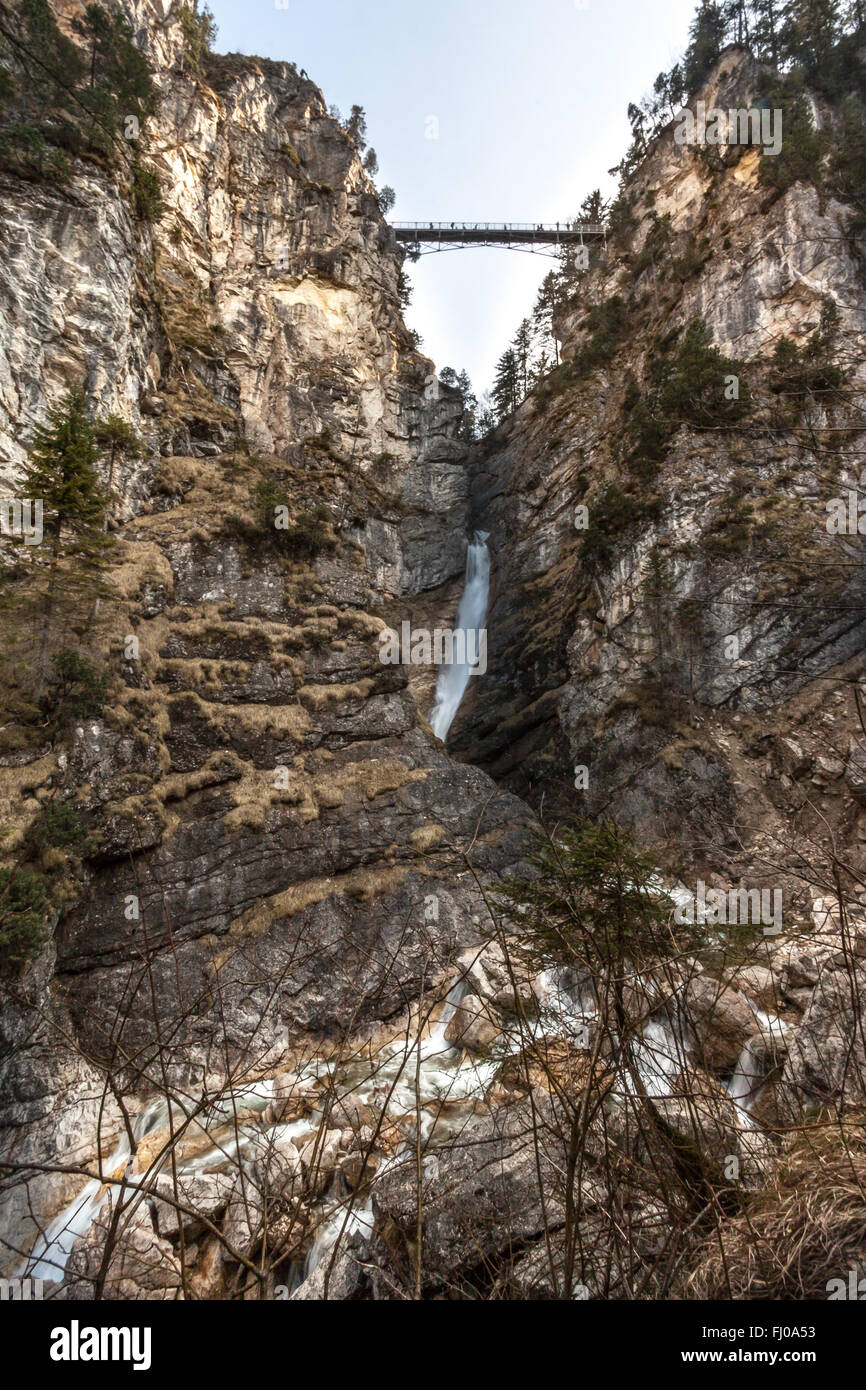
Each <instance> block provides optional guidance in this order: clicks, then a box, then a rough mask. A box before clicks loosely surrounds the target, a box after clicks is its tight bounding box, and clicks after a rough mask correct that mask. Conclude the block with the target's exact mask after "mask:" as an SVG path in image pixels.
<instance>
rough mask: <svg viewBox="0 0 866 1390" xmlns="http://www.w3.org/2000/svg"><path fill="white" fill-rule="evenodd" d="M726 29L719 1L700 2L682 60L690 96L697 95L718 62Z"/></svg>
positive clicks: (727, 25)
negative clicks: (694, 93)
mask: <svg viewBox="0 0 866 1390" xmlns="http://www.w3.org/2000/svg"><path fill="white" fill-rule="evenodd" d="M728 28H729V19H728V15H727V14H726V13H725V10H724V9H723V7H722V6H721V5H720V4H719V3H718V0H701V7H700V9H699V10H698V12H697V14H696V15H695V17H694V19H693V20H692V26H691V29H690V30H689V46H688V49H687V50H686V56H685V58H684V59H683V82H684V84H685V88H686V90H687V91H688V92H689V93H693V92H695V91H697V89H698V87H700V85H701V83H702V82H704V81H705V80H706V78H707V77H708V76H709V74H710V72H711V71H712V69H713V68H714V67H715V65H716V63H717V62H718V60H719V58H720V57H721V54H722V50H723V49H724V47H725V44H726V43H727V42H728Z"/></svg>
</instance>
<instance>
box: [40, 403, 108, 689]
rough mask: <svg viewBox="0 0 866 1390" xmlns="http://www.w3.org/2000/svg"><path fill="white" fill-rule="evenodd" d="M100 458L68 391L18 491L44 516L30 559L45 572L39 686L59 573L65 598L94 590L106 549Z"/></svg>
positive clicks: (83, 411) (44, 428)
mask: <svg viewBox="0 0 866 1390" xmlns="http://www.w3.org/2000/svg"><path fill="white" fill-rule="evenodd" d="M98 457H99V446H98V443H97V440H96V434H95V431H94V428H93V425H92V423H91V420H90V416H89V414H88V411H87V406H86V403H85V399H84V393H83V392H82V391H80V390H76V391H70V392H69V394H68V395H67V396H65V397H64V399H63V400H62V401H61V402H60V404H59V405H57V406H55V407H54V408H53V409H52V410H50V411H49V412H48V420H47V423H46V424H44V425H40V426H39V428H38V429H37V430H36V432H35V434H34V440H33V447H32V449H31V450H30V460H29V463H28V464H27V466H26V467H25V469H24V481H23V488H22V491H23V493H24V495H25V496H26V497H29V498H32V499H34V500H36V499H39V500H41V502H42V511H43V517H42V524H43V541H42V545H41V546H40V547H38V548H37V549H38V552H39V553H38V554H37V556H35V557H34V558H35V562H36V564H37V565H39V566H41V567H42V569H43V571H44V577H43V580H42V583H41V584H40V585H39V588H40V591H41V599H42V626H41V631H40V636H39V657H38V663H37V674H38V678H39V680H40V682H41V681H42V680H43V678H44V660H45V651H46V647H47V645H48V640H49V637H50V634H51V625H52V619H53V617H54V611H55V607H56V604H57V599H58V579H59V576H60V572H61V569H62V570H63V593H64V597H70V598H73V599H74V598H75V597H76V596H80V595H81V594H82V593H83V592H86V591H88V590H90V591H91V592H92V591H93V590H94V589H95V588H96V587H97V574H98V568H99V563H100V561H101V559H102V558H103V555H104V552H105V546H106V544H107V541H106V538H105V536H104V534H103V529H102V528H103V515H104V512H105V502H106V499H105V495H104V493H103V492H102V489H101V488H100V486H99V479H98V477H97V474H96V463H97V459H98ZM43 556H44V558H43ZM67 562H68V563H67Z"/></svg>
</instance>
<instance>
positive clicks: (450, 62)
mask: <svg viewBox="0 0 866 1390" xmlns="http://www.w3.org/2000/svg"><path fill="white" fill-rule="evenodd" d="M209 4H210V7H211V9H212V10H213V12H214V16H215V18H216V20H217V23H218V25H219V37H218V39H217V43H216V47H217V48H218V49H219V50H220V51H221V52H241V53H257V54H261V55H262V56H264V57H268V58H277V59H286V60H291V61H293V62H295V63H297V65H298V67H299V68H305V69H306V71H307V72H308V74H309V76H310V77H311V78H313V80H314V81H315V82H317V83H318V85H319V86H320V87H321V88H322V91H323V93H324V96H325V100H326V101H327V102H328V103H329V104H330V103H335V104H336V105H337V106H339V107H340V109H341V111H342V112H343V113H344V114H346V113H347V112H348V110H349V108H350V107H351V105H352V103H353V102H358V103H359V104H360V105H361V106H363V107H365V109H366V112H367V125H368V138H369V140H370V143H371V144H372V145H374V146H375V149H376V152H377V154H378V156H379V169H380V173H379V177H378V179H377V182H378V184H379V186H380V187H381V186H382V185H383V184H386V183H387V184H391V185H392V187H393V188H394V189H395V191H396V193H397V204H396V207H395V208H394V211H393V213H392V214H391V216H392V217H393V218H394V219H396V220H400V221H431V220H432V221H434V222H437V221H448V222H452V221H456V222H462V221H473V222H475V221H484V222H489V221H513V222H540V221H554V222H555V221H557V220H560V221H561V220H564V219H565V218H568V217H572V216H574V214H575V213H576V211H577V209H578V207H579V206H580V203H581V201H582V200H583V198H584V196H585V194H586V193H587V192H589V191H590V190H591V189H593V188H595V187H599V186H600V187H601V188H602V189H603V190H604V191H606V192H609V191H611V190H612V188H613V186H614V182H613V180H611V179H610V178H609V177H608V175H607V170H608V169H609V168H610V167H611V166H613V165H614V164H616V163H617V162H618V161H619V159H620V158H621V156H622V154H623V153H624V152H625V149H626V146H627V144H628V140H629V128H628V122H627V120H626V108H627V106H628V103H629V102H630V101H637V100H638V99H639V98H640V97H641V96H642V95H643V94H644V93H645V92H646V91H648V90H649V88H650V87H651V85H652V82H653V80H654V79H655V76H656V74H657V73H658V72H659V70H660V69H661V68H663V67H669V66H670V65H671V63H672V62H673V61H674V59H675V58H676V57H677V56H678V55H679V53H680V51H681V50H682V48H683V47H684V46H685V43H686V39H687V35H688V26H689V23H690V21H691V18H692V15H693V14H694V11H695V9H696V8H697V3H696V0H588V3H587V2H586V0H436V3H429V2H428V3H418V0H288V3H287V5H286V7H285V8H278V7H277V0H209ZM430 116H435V117H436V118H437V120H438V123H439V138H438V139H437V140H430V139H426V138H425V132H426V130H427V129H428V128H429V125H428V120H427V118H428V117H430ZM550 267H551V262H550V261H547V260H545V259H544V258H542V257H540V256H534V255H529V254H526V253H521V252H516V251H506V250H488V249H474V250H467V251H459V252H449V253H446V254H443V255H438V256H425V257H424V258H423V259H422V260H421V261H420V262H419V263H418V264H417V265H415V266H407V269H408V270H409V274H410V276H411V279H412V282H413V284H414V286H415V294H414V302H413V305H412V308H411V310H410V312H409V322H410V324H411V326H412V327H413V328H417V329H418V331H419V332H420V333H421V334H422V336H423V338H424V345H423V346H424V351H425V352H426V353H427V354H428V355H429V356H430V357H432V358H433V360H434V361H435V363H436V365H437V367H438V368H440V369H441V368H442V367H444V366H453V367H456V368H457V369H458V370H459V368H461V367H464V366H465V367H466V368H467V369H468V371H469V373H470V375H471V377H472V380H473V382H474V384H475V387H476V390H478V391H479V392H480V391H481V390H482V389H483V388H484V387H486V386H489V384H490V381H491V378H492V374H493V368H494V366H495V363H496V359H497V358H498V356H499V355H500V353H501V352H502V351H503V350H504V348H505V347H506V346H507V343H508V340H509V339H510V338H511V336H512V335H513V333H514V330H515V329H516V328H517V325H518V323H519V322H520V319H521V318H522V317H523V315H524V314H527V313H528V312H529V311H530V309H531V308H532V304H533V302H534V299H535V293H536V289H537V287H538V285H539V283H540V282H541V279H542V278H543V276H544V274H545V273H546V272H547V271H548V270H549V269H550Z"/></svg>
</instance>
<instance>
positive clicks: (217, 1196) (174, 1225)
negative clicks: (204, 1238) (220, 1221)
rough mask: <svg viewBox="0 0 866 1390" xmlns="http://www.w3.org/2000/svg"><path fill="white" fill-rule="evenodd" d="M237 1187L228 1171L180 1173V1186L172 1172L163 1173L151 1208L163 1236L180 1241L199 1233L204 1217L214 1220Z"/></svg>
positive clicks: (158, 1179) (157, 1183)
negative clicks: (174, 1179) (180, 1238)
mask: <svg viewBox="0 0 866 1390" xmlns="http://www.w3.org/2000/svg"><path fill="white" fill-rule="evenodd" d="M233 1188H234V1179H233V1178H232V1176H231V1175H230V1174H228V1173H178V1176H177V1188H176V1189H175V1184H174V1182H173V1180H172V1176H171V1174H170V1173H168V1172H164V1173H160V1175H159V1177H158V1178H157V1179H156V1182H155V1183H154V1185H153V1189H152V1191H151V1208H152V1210H153V1214H154V1218H155V1220H156V1228H157V1230H158V1232H159V1234H160V1235H161V1236H164V1237H166V1238H168V1239H171V1240H176V1239H177V1238H178V1236H179V1234H180V1225H181V1222H183V1231H184V1236H185V1237H189V1238H192V1237H194V1236H198V1235H199V1234H200V1232H201V1231H202V1230H203V1229H204V1227H203V1224H202V1218H206V1219H207V1220H209V1221H214V1220H215V1219H216V1217H217V1216H219V1215H220V1214H221V1213H222V1212H223V1211H224V1210H225V1208H226V1207H227V1205H228V1202H229V1198H230V1197H231V1194H232V1189H233ZM184 1209H185V1210H184Z"/></svg>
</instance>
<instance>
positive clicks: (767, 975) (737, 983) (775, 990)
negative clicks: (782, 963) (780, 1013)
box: [722, 965, 782, 1012]
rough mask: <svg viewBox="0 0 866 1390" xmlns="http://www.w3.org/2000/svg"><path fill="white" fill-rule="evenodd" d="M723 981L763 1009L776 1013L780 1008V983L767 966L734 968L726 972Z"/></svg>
mask: <svg viewBox="0 0 866 1390" xmlns="http://www.w3.org/2000/svg"><path fill="white" fill-rule="evenodd" d="M722 980H723V981H724V983H725V984H726V985H730V987H731V989H738V990H739V991H740V992H741V993H742V994H745V995H746V997H747V998H748V999H751V1000H752V1002H753V1003H755V1004H757V1005H758V1007H759V1008H761V1009H767V1010H770V1011H771V1012H775V1011H776V1010H777V1009H778V1008H779V1007H780V1001H781V994H782V991H781V986H780V982H779V980H778V979H777V978H776V976H775V974H774V973H773V971H772V970H770V969H769V967H768V966H766V965H746V966H732V967H731V969H729V970H726V971H725V972H724V974H723V975H722Z"/></svg>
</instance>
